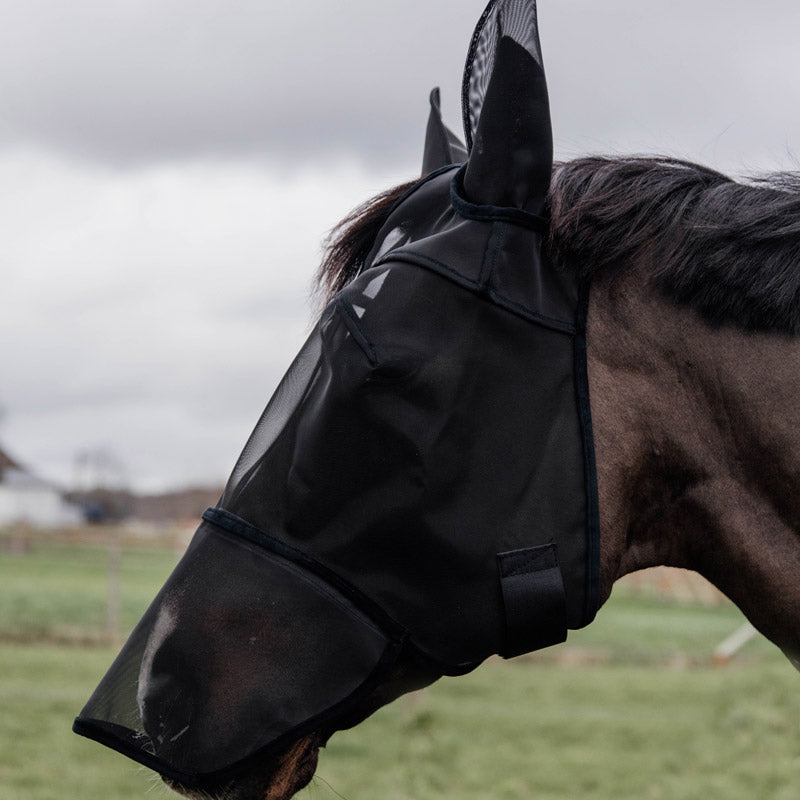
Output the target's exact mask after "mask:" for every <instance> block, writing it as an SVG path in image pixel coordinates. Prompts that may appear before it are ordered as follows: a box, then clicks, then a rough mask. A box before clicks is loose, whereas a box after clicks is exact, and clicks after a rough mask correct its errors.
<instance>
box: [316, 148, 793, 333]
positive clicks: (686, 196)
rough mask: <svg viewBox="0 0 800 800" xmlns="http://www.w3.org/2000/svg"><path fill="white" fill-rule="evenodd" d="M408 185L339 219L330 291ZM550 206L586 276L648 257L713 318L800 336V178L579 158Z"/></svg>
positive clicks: (670, 284)
mask: <svg viewBox="0 0 800 800" xmlns="http://www.w3.org/2000/svg"><path fill="white" fill-rule="evenodd" d="M410 185H412V184H405V185H403V186H400V187H396V188H395V189H390V190H389V191H387V192H385V193H383V194H382V195H379V196H378V197H376V198H374V199H373V200H372V201H369V202H367V203H365V204H364V205H363V206H361V207H359V208H358V209H356V210H355V211H354V212H353V213H352V214H351V215H350V216H349V217H347V218H346V219H345V220H343V221H342V222H341V223H339V225H338V226H336V228H334V230H333V231H332V233H331V236H330V238H329V240H328V243H327V252H326V256H325V260H324V262H323V264H322V267H321V268H320V271H319V275H318V279H319V285H320V287H321V291H322V293H323V294H326V295H327V296H328V297H330V296H331V295H332V294H334V293H335V292H336V291H337V290H339V289H341V288H342V287H343V286H344V285H346V284H347V283H348V282H349V281H350V280H352V278H354V277H355V275H357V274H358V271H359V270H360V269H361V268H362V266H363V264H364V259H365V258H366V256H367V254H368V253H369V251H370V249H371V245H372V241H373V240H374V238H375V236H376V235H377V233H378V231H379V230H380V228H381V226H382V225H383V222H384V221H385V220H386V217H387V216H388V213H389V211H390V209H391V208H392V206H393V204H394V202H395V201H396V200H397V199H398V198H399V197H401V196H402V195H403V194H404V193H405V191H406V190H407V189H408V187H409V186H410ZM549 213H550V235H549V240H548V243H547V247H548V249H549V252H550V256H551V258H552V260H553V262H554V263H555V264H556V265H557V266H558V267H560V268H563V269H574V270H576V271H577V272H579V273H580V274H581V275H582V276H583V277H586V278H591V277H601V276H603V275H615V274H620V273H622V272H623V271H624V270H627V269H630V268H632V267H633V266H636V265H642V266H644V267H645V268H646V269H647V270H648V271H649V274H650V276H651V280H652V281H653V282H654V283H655V285H657V286H658V287H659V288H660V289H661V290H662V291H663V292H664V293H665V294H666V295H667V296H668V297H669V298H671V299H672V300H674V301H675V302H677V303H680V304H684V305H689V306H691V307H693V308H695V309H696V310H697V311H698V312H699V313H700V314H702V316H703V317H704V318H705V319H706V320H707V321H708V322H709V323H711V324H712V325H723V324H731V325H735V326H737V327H739V328H744V329H746V330H752V331H772V332H777V333H785V334H790V335H796V334H798V333H800V175H795V174H790V173H779V174H776V175H772V176H769V177H767V178H762V179H756V180H753V181H751V182H748V183H738V182H736V181H734V180H732V179H731V178H729V177H727V176H725V175H722V174H721V173H719V172H715V171H713V170H710V169H707V168H706V167H702V166H700V165H698V164H692V163H690V162H686V161H679V160H676V159H671V158H661V157H654V158H641V157H632V158H631V157H628V158H626V157H620V158H604V157H589V158H580V159H577V160H575V161H570V162H566V163H562V164H557V165H556V168H555V170H554V172H553V181H552V185H551V187H550V196H549Z"/></svg>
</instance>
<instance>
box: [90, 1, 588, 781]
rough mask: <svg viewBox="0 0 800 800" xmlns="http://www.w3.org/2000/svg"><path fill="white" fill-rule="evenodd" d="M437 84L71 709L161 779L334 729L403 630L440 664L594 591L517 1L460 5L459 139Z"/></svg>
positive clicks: (579, 299) (556, 276)
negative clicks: (161, 564) (246, 429)
mask: <svg viewBox="0 0 800 800" xmlns="http://www.w3.org/2000/svg"><path fill="white" fill-rule="evenodd" d="M438 99H439V98H438V91H435V92H434V93H433V94H432V96H431V114H430V118H429V121H428V134H427V141H426V148H425V158H424V177H423V178H422V180H420V181H419V182H418V183H417V184H416V185H415V186H414V187H413V188H412V189H411V190H410V191H409V192H408V193H407V194H406V195H405V196H404V197H403V198H402V199H401V200H400V201H399V202H397V203H396V205H395V207H394V208H393V210H392V211H391V213H390V214H389V216H388V218H387V221H386V222H385V224H384V226H383V228H382V230H381V231H380V233H379V235H378V236H377V239H376V241H375V243H374V246H373V250H372V253H371V255H370V257H369V259H368V261H367V266H366V267H365V268H364V269H363V270H362V272H361V274H360V275H359V276H358V277H357V278H356V279H355V280H354V281H353V282H352V283H350V284H349V285H348V286H347V287H346V288H345V289H343V290H342V291H341V292H340V293H339V294H338V295H337V296H336V297H335V298H334V299H333V301H332V302H331V303H330V304H329V306H328V307H327V308H326V310H325V311H324V313H323V314H322V316H321V318H320V320H319V323H318V324H317V325H316V327H315V328H314V330H313V332H312V333H311V335H310V337H309V339H308V340H307V342H306V344H305V345H304V347H303V348H302V350H301V351H300V353H299V354H298V356H297V358H296V359H295V361H294V362H293V364H292V365H291V367H290V368H289V370H288V372H287V373H286V376H285V377H284V379H283V381H282V382H281V384H280V385H279V387H278V389H277V391H276V392H275V394H274V396H273V397H272V399H271V400H270V401H269V404H268V405H267V408H266V410H265V411H264V413H263V415H262V417H261V419H260V420H259V422H258V424H257V425H256V428H255V430H254V432H253V434H252V435H251V437H250V440H249V441H248V442H247V444H246V446H245V448H244V450H243V452H242V455H241V457H240V458H239V461H238V463H237V464H236V466H235V468H234V470H233V474H232V475H231V477H230V480H229V482H228V484H227V488H226V489H225V492H224V494H223V496H222V498H221V500H220V502H219V504H218V506H217V507H216V508H213V509H209V510H208V511H206V512H205V514H204V515H203V522H202V524H201V525H200V527H199V529H198V531H197V533H196V534H195V537H194V539H193V541H192V543H191V545H190V546H189V548H188V550H187V551H186V553H185V555H184V557H183V559H182V560H181V561H180V563H179V564H178V566H177V567H176V569H175V571H174V573H173V574H172V576H171V577H170V578H169V579H168V581H167V582H166V584H165V585H164V587H163V588H162V590H161V592H160V593H159V594H158V596H157V597H156V599H155V600H154V602H153V604H152V605H151V607H150V609H149V610H148V611H147V612H146V614H145V615H144V617H143V618H142V620H141V622H140V623H139V624H138V626H137V627H136V629H135V630H134V632H133V634H132V635H131V637H130V639H129V640H128V642H127V643H126V645H125V646H124V648H123V650H122V652H121V653H120V655H119V656H118V658H117V659H116V661H115V662H114V664H113V665H112V666H111V668H110V669H109V671H108V673H107V674H106V676H105V677H104V678H103V680H102V682H101V683H100V685H99V687H98V688H97V690H96V691H95V693H94V694H93V695H92V697H91V699H90V700H89V702H88V703H87V705H86V707H85V708H84V709H83V711H82V712H81V714H80V716H79V717H78V719H77V720H76V722H75V730H76V731H77V732H78V733H81V734H83V735H86V736H89V737H91V738H94V739H97V740H99V741H101V742H103V743H104V744H106V745H109V746H110V747H113V748H115V749H117V750H120V751H121V752H123V753H125V754H126V755H128V756H130V757H131V758H133V759H135V760H137V761H139V762H141V763H143V764H146V765H147V766H150V767H152V768H153V769H156V770H158V771H159V772H161V773H162V774H165V775H167V776H171V777H173V778H176V779H177V780H181V781H188V782H191V781H192V780H197V779H198V778H207V777H209V776H223V775H226V774H229V773H231V772H233V771H235V770H236V768H237V767H241V766H242V764H243V762H244V761H245V760H246V759H248V758H250V757H252V756H254V755H262V754H264V753H267V752H269V751H270V749H277V748H279V747H281V746H285V745H286V744H287V743H289V742H291V741H293V740H294V739H296V738H297V737H298V736H300V735H303V734H304V733H305V732H308V731H310V730H312V729H315V728H317V727H319V726H320V725H323V724H326V725H327V724H331V723H335V720H336V719H337V718H339V717H343V716H344V715H345V714H347V712H348V710H350V709H352V708H353V707H354V704H355V703H357V702H358V701H359V699H362V698H363V697H364V696H365V695H366V693H368V692H369V691H370V690H371V689H372V688H374V687H375V686H376V685H377V684H378V683H379V682H380V681H381V680H382V678H383V677H384V676H385V675H386V674H387V671H388V670H389V669H390V668H391V666H392V664H393V663H394V661H395V659H396V658H397V654H398V653H399V651H400V649H401V647H412V648H416V649H417V651H419V652H420V653H422V654H423V655H424V656H425V657H427V658H428V659H430V660H431V661H433V662H434V663H435V664H437V665H438V666H439V667H440V668H441V671H442V672H443V673H445V674H460V673H463V672H466V671H468V670H470V669H473V668H474V667H476V666H477V665H478V664H480V663H481V662H482V661H483V660H484V659H486V658H487V657H488V656H490V655H492V654H495V653H499V654H501V655H503V656H505V657H511V656H514V655H518V654H521V653H525V652H529V651H532V650H536V649H538V648H542V647H546V646H549V645H552V644H555V643H557V642H561V641H563V640H564V639H565V638H566V634H567V629H568V628H578V627H581V626H583V625H586V624H587V623H589V622H590V621H591V620H592V619H593V617H594V614H595V612H596V610H597V605H598V590H597V571H598V553H597V512H596V507H597V505H596V478H595V472H594V461H593V444H592V434H591V424H590V418H589V399H588V388H587V377H586V356H585V318H586V306H587V296H588V289H587V287H583V286H579V285H578V283H577V281H576V278H575V277H574V276H573V275H571V274H565V273H562V272H558V271H556V270H555V269H554V268H553V267H552V265H551V264H550V263H548V261H547V259H546V257H545V256H544V255H543V252H542V238H543V235H544V234H545V232H546V226H547V220H546V216H545V213H546V207H545V201H546V196H547V191H548V187H549V181H550V175H551V171H552V134H551V127H550V116H549V108H548V99H547V88H546V84H545V77H544V71H543V68H542V58H541V52H540V48H539V39H538V31H537V22H536V4H535V2H533V0H493V2H491V3H490V4H489V6H488V8H487V9H486V11H485V12H484V14H483V16H482V17H481V19H480V21H479V23H478V26H477V29H476V31H475V34H474V36H473V39H472V42H471V45H470V48H469V54H468V58H467V65H466V70H465V75H464V88H463V110H464V123H465V134H466V145H464V144H462V143H461V142H460V141H458V139H457V137H456V136H455V135H454V134H453V133H452V132H451V131H449V130H448V129H447V128H446V127H445V126H444V124H443V122H442V119H441V113H440V110H439V102H438ZM461 161H463V162H464V163H458V162H461Z"/></svg>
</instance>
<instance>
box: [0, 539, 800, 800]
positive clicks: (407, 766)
mask: <svg viewBox="0 0 800 800" xmlns="http://www.w3.org/2000/svg"><path fill="white" fill-rule="evenodd" d="M106 557H107V555H106V552H105V551H104V550H103V549H102V548H81V547H73V548H63V547H62V548H59V547H58V546H56V545H47V546H42V547H41V548H39V547H38V546H37V548H35V549H34V550H33V551H31V552H30V553H29V554H27V555H22V556H10V555H7V554H2V555H0V800H63V799H64V798H67V797H69V798H81V800H101V799H102V800H129V799H132V798H142V797H154V798H163V797H166V796H168V793H167V792H166V790H164V789H162V788H161V786H160V785H159V784H158V783H157V782H154V780H153V778H152V777H151V773H150V772H149V771H148V770H145V769H143V768H140V767H138V766H137V765H135V764H134V763H133V762H130V761H128V760H127V759H126V758H124V757H123V756H120V755H118V754H116V753H113V752H112V751H110V750H108V749H106V748H104V747H102V746H101V745H98V744H96V743H94V742H90V741H88V740H86V739H83V738H81V737H78V736H75V735H74V734H73V733H71V731H70V726H71V723H72V719H73V717H74V716H75V714H76V713H77V712H78V711H79V710H80V708H81V707H82V705H83V703H84V702H85V701H86V699H87V698H88V696H89V694H90V693H91V691H92V690H93V689H94V687H95V685H96V684H97V681H98V680H99V678H100V677H101V676H102V674H103V672H104V671H105V669H106V668H107V666H108V665H109V664H110V662H111V660H112V659H113V657H114V655H115V652H116V649H115V648H110V647H106V646H99V645H93V646H87V645H86V644H80V642H85V641H89V640H92V639H93V638H94V637H95V634H98V635H99V634H101V633H102V631H103V630H104V625H105V610H104V604H105V591H106V581H105V570H106ZM174 562H175V556H174V554H173V553H172V552H171V551H169V550H163V551H158V550H135V551H130V552H128V551H126V552H125V554H124V557H123V562H122V563H123V567H122V574H123V580H122V607H123V623H124V625H125V627H126V628H129V627H130V626H132V625H133V623H134V622H135V621H136V618H137V617H138V615H139V614H140V613H141V612H142V611H143V610H144V608H146V606H147V605H148V603H149V601H150V599H151V597H152V595H153V594H154V593H155V591H156V590H157V589H158V587H159V585H160V583H161V582H162V580H163V578H164V577H165V576H166V575H167V574H168V573H169V571H170V569H171V568H172V566H173V565H174ZM741 620H742V618H741V615H740V614H739V613H738V611H736V609H734V608H733V607H731V606H727V605H724V606H719V607H711V608H708V607H698V606H693V605H681V604H677V603H666V602H658V601H656V600H653V599H647V598H643V597H641V596H636V595H634V594H631V593H630V592H626V591H624V590H623V591H619V592H617V593H615V596H614V597H613V598H612V600H611V601H610V602H609V603H608V605H607V606H606V607H605V608H604V609H602V610H601V612H600V615H599V616H598V619H597V621H596V622H595V623H594V624H593V625H591V626H590V627H589V628H587V629H585V630H584V631H578V632H574V633H571V634H570V640H569V642H568V643H567V644H565V645H561V646H559V647H557V648H552V649H550V650H547V651H544V652H542V653H539V654H534V655H532V656H525V657H522V658H520V659H516V660H514V661H512V662H508V663H506V662H502V661H500V660H499V659H498V660H492V661H490V662H489V663H487V664H485V665H484V666H483V667H481V668H480V669H478V670H476V671H475V672H474V673H472V674H471V675H468V676H465V677H462V678H452V679H446V680H443V681H440V682H439V683H438V684H436V685H435V686H434V687H432V688H430V689H428V690H425V691H424V692H421V693H417V694H414V695H412V696H410V697H407V698H402V699H401V700H400V701H398V702H396V703H394V704H393V705H391V706H389V707H387V708H385V709H382V710H381V711H380V712H378V713H377V714H376V715H374V716H373V717H372V718H371V719H370V720H368V721H367V722H365V723H363V724H362V725H360V726H358V727H357V728H356V729H354V730H352V731H346V732H342V733H339V734H337V735H336V736H334V737H333V739H332V740H331V743H330V745H329V747H328V748H327V749H326V751H324V753H323V755H322V758H321V760H320V767H319V772H318V774H319V776H320V777H319V778H316V779H315V780H314V781H313V783H312V785H311V786H309V788H308V789H306V790H305V791H304V792H303V793H302V798H303V800H336V799H337V797H338V796H339V795H343V796H344V797H346V798H348V800H374V799H375V798H380V800H409V799H410V798H414V800H428V799H429V798H430V799H431V800H433V798H436V800H451V799H452V800H477V798H482V799H483V800H485V799H486V798H489V799H490V800H500V799H505V798H509V799H511V798H531V800H563V799H564V798H578V797H591V798H593V800H634V798H635V799H636V800H651V799H652V800H662V799H663V800H672V799H673V798H676V799H678V798H680V799H684V798H685V799H686V800H695V799H696V800H715V799H716V798H724V800H745V798H747V800H752V798H757V799H758V800H789V798H792V799H793V798H795V797H796V796H797V795H798V789H799V788H800V675H797V674H796V672H795V671H794V670H793V669H792V668H791V667H790V666H789V665H788V663H786V662H784V660H783V658H782V656H781V655H780V654H779V653H778V652H777V651H776V650H775V648H773V647H772V646H771V645H769V644H768V643H766V642H764V641H763V640H761V639H756V640H753V641H751V642H749V643H748V644H747V645H746V646H745V648H744V649H743V650H742V652H741V653H739V654H738V655H737V657H736V658H735V660H734V661H733V663H731V664H730V665H729V666H727V667H725V668H714V667H711V666H710V656H711V652H712V651H713V648H714V646H715V645H716V644H718V643H719V642H720V641H721V640H722V639H723V638H725V636H727V635H728V634H729V633H731V632H732V631H733V630H734V629H735V628H736V627H737V626H738V625H739V624H740V623H741ZM87 632H88V634H91V635H84V634H86V633H87ZM42 636H44V637H45V638H49V639H50V641H49V642H43V641H37V638H41V637H42ZM70 636H72V637H73V642H74V643H73V644H71V645H70V644H67V643H66V640H67V639H68V638H69V637H70ZM329 784H330V785H329ZM337 793H338V794H337Z"/></svg>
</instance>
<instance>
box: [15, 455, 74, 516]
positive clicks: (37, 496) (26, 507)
mask: <svg viewBox="0 0 800 800" xmlns="http://www.w3.org/2000/svg"><path fill="white" fill-rule="evenodd" d="M82 521H83V513H82V511H81V509H80V508H79V507H78V506H75V505H73V504H72V503H69V502H67V501H66V500H65V499H64V496H63V494H62V493H61V492H60V491H59V490H58V489H57V488H56V487H55V486H53V485H51V484H49V483H47V482H46V481H43V480H41V478H37V477H36V476H35V475H33V474H32V473H31V472H29V471H28V470H27V469H25V468H24V467H23V466H21V465H20V464H18V463H17V462H16V461H14V459H12V458H11V457H10V456H9V455H7V454H6V453H5V452H4V451H3V449H2V448H0V525H11V524H14V523H23V524H27V525H34V526H36V527H52V526H63V525H76V524H78V523H79V522H82Z"/></svg>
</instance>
